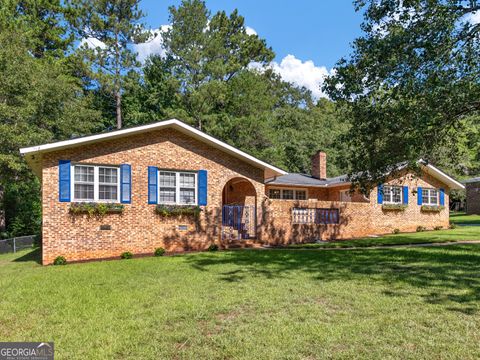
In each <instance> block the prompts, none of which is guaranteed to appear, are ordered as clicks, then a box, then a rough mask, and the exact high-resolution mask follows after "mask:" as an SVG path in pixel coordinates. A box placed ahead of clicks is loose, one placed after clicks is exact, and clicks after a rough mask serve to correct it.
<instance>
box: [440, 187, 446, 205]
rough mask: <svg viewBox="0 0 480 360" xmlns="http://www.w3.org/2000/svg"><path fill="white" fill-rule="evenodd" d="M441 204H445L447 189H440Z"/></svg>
mask: <svg viewBox="0 0 480 360" xmlns="http://www.w3.org/2000/svg"><path fill="white" fill-rule="evenodd" d="M440 206H445V189H440Z"/></svg>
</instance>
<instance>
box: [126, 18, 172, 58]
mask: <svg viewBox="0 0 480 360" xmlns="http://www.w3.org/2000/svg"><path fill="white" fill-rule="evenodd" d="M170 27H171V26H170V25H162V26H160V28H159V29H155V30H152V31H151V33H152V38H151V39H149V40H148V41H147V42H144V43H141V44H135V45H133V51H135V52H137V53H138V56H137V59H138V60H139V61H140V62H142V63H143V62H144V61H145V60H146V59H147V58H148V57H149V56H150V55H154V54H157V55H160V56H165V48H164V46H163V39H162V33H164V32H166V31H167V30H168V29H170Z"/></svg>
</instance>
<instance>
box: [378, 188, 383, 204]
mask: <svg viewBox="0 0 480 360" xmlns="http://www.w3.org/2000/svg"><path fill="white" fill-rule="evenodd" d="M377 203H379V204H383V185H382V184H380V185H378V186H377Z"/></svg>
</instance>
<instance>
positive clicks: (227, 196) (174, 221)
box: [21, 120, 463, 264]
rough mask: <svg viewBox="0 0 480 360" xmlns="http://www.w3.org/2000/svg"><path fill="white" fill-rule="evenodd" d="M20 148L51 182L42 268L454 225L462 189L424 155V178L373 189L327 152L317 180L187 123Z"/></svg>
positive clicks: (406, 177)
mask: <svg viewBox="0 0 480 360" xmlns="http://www.w3.org/2000/svg"><path fill="white" fill-rule="evenodd" d="M21 153H22V154H23V155H24V156H25V158H26V160H27V162H28V164H29V165H30V166H31V168H32V169H33V171H34V173H35V174H36V175H37V176H38V177H39V178H40V179H41V181H42V202H43V205H42V206H43V234H42V241H43V255H42V256H43V264H51V263H52V262H53V260H54V259H55V258H56V257H57V256H60V255H61V256H65V257H66V258H67V260H69V261H77V260H87V259H100V258H111V257H118V256H119V255H120V254H121V253H122V252H125V251H130V252H132V253H134V254H152V253H153V251H154V250H155V249H156V248H158V247H163V248H165V249H166V250H167V251H188V250H203V249H206V248H207V247H208V246H209V245H210V244H212V243H217V244H219V245H220V246H221V247H230V246H243V245H250V246H254V245H261V244H263V245H266V244H270V245H279V244H287V243H294V242H305V241H315V240H318V239H332V238H336V239H345V238H351V237H358V236H365V235H370V234H382V233H390V232H392V231H393V230H394V229H399V230H401V231H415V229H416V228H417V226H424V227H427V228H429V229H431V228H433V227H436V226H442V227H445V228H446V227H448V225H449V210H448V206H444V205H446V204H448V194H449V191H450V190H451V189H460V188H463V185H461V184H460V183H459V182H457V181H456V180H454V179H452V178H451V177H450V176H448V175H446V174H445V173H443V172H442V171H440V170H439V169H437V168H435V167H434V166H432V165H430V164H426V163H424V162H420V167H421V169H422V175H421V176H417V175H415V174H414V173H412V172H409V171H407V170H406V169H401V168H399V171H398V172H397V173H398V174H400V175H398V176H397V177H395V178H392V179H390V180H389V181H388V182H387V183H385V184H383V185H379V187H378V188H376V189H375V190H374V191H372V193H371V194H370V196H369V197H365V196H363V195H361V194H360V193H358V192H353V193H351V192H350V191H349V189H350V183H349V182H348V179H347V177H346V176H340V177H336V178H327V174H326V155H325V153H322V152H318V153H317V154H316V155H315V156H314V157H313V159H312V176H308V175H302V174H288V173H286V172H285V171H283V170H281V169H279V168H277V167H275V166H272V165H270V164H267V163H265V162H263V161H261V160H259V159H256V158H254V157H253V156H250V155H248V154H246V153H244V152H242V151H240V150H238V149H236V148H234V147H232V146H230V145H228V144H225V143H223V142H221V141H219V140H217V139H215V138H213V137H211V136H209V135H206V134H204V133H202V132H201V131H199V130H197V129H194V128H192V127H190V126H188V125H186V124H184V123H182V122H181V121H178V120H167V121H163V122H158V123H155V124H150V125H145V126H139V127H135V128H131V129H123V130H117V131H112V132H109V133H103V134H99V135H93V136H87V137H83V138H78V139H73V140H67V141H61V142H57V143H53V144H46V145H40V146H34V147H30V148H24V149H21ZM85 202H87V203H91V204H88V205H86V206H85V204H84V203H85ZM79 204H80V205H79ZM82 204H83V205H82ZM99 204H101V205H99ZM108 204H110V205H108ZM158 204H163V205H158ZM107 205H108V206H110V207H108V206H107ZM167 205H168V206H167ZM82 206H83V207H82ZM197 206H198V207H197ZM179 209H180V210H181V211H183V212H187V211H190V212H191V213H192V212H193V213H194V214H193V215H192V214H190V215H185V214H183V215H178V214H176V213H175V212H178V211H179ZM196 209H201V211H200V213H199V214H198V216H197V215H195V212H196ZM85 211H90V214H88V213H84V212H85ZM94 211H97V213H94Z"/></svg>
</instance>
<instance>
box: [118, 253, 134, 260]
mask: <svg viewBox="0 0 480 360" xmlns="http://www.w3.org/2000/svg"><path fill="white" fill-rule="evenodd" d="M120 257H121V258H122V259H131V258H132V257H133V254H132V253H131V252H130V251H125V252H124V253H122V255H120Z"/></svg>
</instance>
